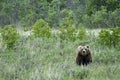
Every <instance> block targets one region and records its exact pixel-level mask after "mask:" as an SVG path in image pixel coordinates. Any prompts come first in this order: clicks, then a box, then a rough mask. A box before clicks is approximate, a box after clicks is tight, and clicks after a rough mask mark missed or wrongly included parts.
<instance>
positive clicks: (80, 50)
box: [77, 45, 89, 56]
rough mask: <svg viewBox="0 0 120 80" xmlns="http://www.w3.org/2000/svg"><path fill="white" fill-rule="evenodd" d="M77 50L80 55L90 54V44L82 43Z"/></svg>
mask: <svg viewBox="0 0 120 80" xmlns="http://www.w3.org/2000/svg"><path fill="white" fill-rule="evenodd" d="M77 51H78V53H79V54H80V55H82V56H86V55H88V54H89V46H88V45H80V46H78V48H77Z"/></svg>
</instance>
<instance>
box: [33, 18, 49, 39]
mask: <svg viewBox="0 0 120 80" xmlns="http://www.w3.org/2000/svg"><path fill="white" fill-rule="evenodd" d="M32 30H33V35H34V36H35V37H47V38H49V37H50V36H51V28H50V26H49V25H48V23H47V22H45V21H44V20H43V19H39V20H37V21H36V22H35V24H34V25H33V27H32Z"/></svg>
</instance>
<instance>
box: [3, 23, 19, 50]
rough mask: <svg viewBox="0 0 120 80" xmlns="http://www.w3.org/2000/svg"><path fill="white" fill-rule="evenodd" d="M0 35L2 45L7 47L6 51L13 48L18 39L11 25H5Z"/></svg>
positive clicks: (17, 34)
mask: <svg viewBox="0 0 120 80" xmlns="http://www.w3.org/2000/svg"><path fill="white" fill-rule="evenodd" d="M1 35H2V39H3V43H4V44H5V45H6V46H7V48H8V49H10V48H13V47H14V44H15V42H16V41H17V39H18V38H19V37H20V35H19V33H18V32H17V30H16V28H15V27H14V26H13V25H7V26H5V27H3V28H2V29H1Z"/></svg>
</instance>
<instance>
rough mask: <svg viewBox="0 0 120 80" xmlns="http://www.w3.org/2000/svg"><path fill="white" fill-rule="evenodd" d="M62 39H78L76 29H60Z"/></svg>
mask: <svg viewBox="0 0 120 80" xmlns="http://www.w3.org/2000/svg"><path fill="white" fill-rule="evenodd" d="M59 30H60V35H59V36H60V39H62V40H72V41H74V40H75V39H76V32H77V30H76V28H74V27H61V28H60V29H59Z"/></svg>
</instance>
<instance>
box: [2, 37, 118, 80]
mask: <svg viewBox="0 0 120 80" xmlns="http://www.w3.org/2000/svg"><path fill="white" fill-rule="evenodd" d="M92 36H93V35H91V37H90V38H89V39H87V40H83V41H81V40H75V41H69V40H64V41H62V42H61V41H60V39H59V38H54V37H52V38H35V39H31V38H25V37H21V39H20V40H19V41H18V42H17V44H16V48H15V50H5V51H2V52H1V53H0V80H119V78H120V76H119V74H120V65H119V64H120V60H119V59H120V54H119V53H120V51H117V50H116V49H115V48H112V49H109V48H107V47H103V46H100V45H99V44H97V43H96V42H94V39H93V37H92ZM82 43H87V44H88V45H90V48H91V51H92V57H93V63H91V64H90V65H88V66H78V65H76V63H75V57H76V53H75V50H76V48H77V46H78V45H79V44H82Z"/></svg>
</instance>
